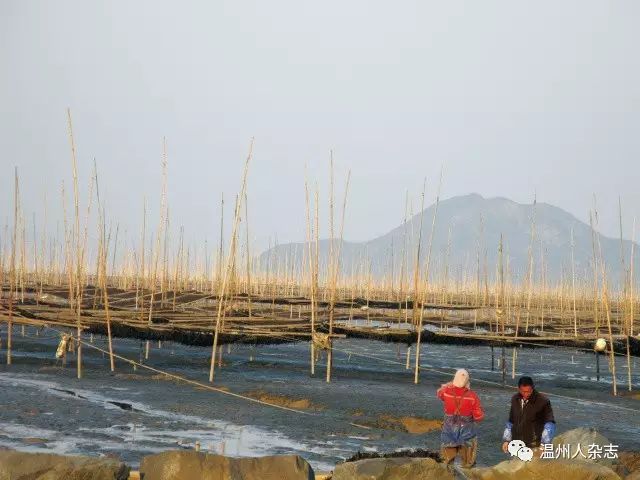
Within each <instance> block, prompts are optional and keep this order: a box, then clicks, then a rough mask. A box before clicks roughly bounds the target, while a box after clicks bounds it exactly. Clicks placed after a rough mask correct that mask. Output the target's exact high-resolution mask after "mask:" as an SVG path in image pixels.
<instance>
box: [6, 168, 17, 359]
mask: <svg viewBox="0 0 640 480" xmlns="http://www.w3.org/2000/svg"><path fill="white" fill-rule="evenodd" d="M13 192H14V196H13V241H12V243H11V263H10V265H9V266H10V270H9V320H8V322H7V365H11V337H12V329H13V300H14V288H15V283H16V242H17V240H18V238H17V236H18V202H19V198H20V197H19V183H18V167H15V170H14V190H13Z"/></svg>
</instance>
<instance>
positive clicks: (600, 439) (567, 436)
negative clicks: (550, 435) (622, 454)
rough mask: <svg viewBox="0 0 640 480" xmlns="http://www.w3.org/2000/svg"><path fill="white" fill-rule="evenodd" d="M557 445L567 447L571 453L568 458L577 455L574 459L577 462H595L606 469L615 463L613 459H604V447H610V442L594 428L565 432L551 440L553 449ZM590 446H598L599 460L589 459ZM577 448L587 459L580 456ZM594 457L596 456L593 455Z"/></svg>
mask: <svg viewBox="0 0 640 480" xmlns="http://www.w3.org/2000/svg"><path fill="white" fill-rule="evenodd" d="M558 445H569V448H570V452H571V453H570V455H569V458H573V456H574V455H576V454H577V455H576V458H577V459H579V460H585V461H587V462H596V463H599V464H602V465H606V466H608V467H611V466H612V465H613V464H614V463H615V459H611V458H604V452H605V450H604V447H605V445H611V442H610V441H609V439H608V438H607V437H605V436H604V435H602V434H600V433H598V431H597V430H596V429H594V428H574V429H573V430H567V431H566V432H563V433H561V434H560V435H558V436H557V437H556V438H554V439H553V446H554V448H555V447H556V446H558ZM578 445H580V447H578ZM590 445H599V447H600V448H601V449H602V450H601V451H602V453H603V455H602V456H600V458H589V446H590ZM578 448H580V452H582V453H583V454H584V456H586V457H587V458H585V457H584V456H583V455H581V454H580V452H579V451H578ZM594 457H598V456H597V455H594Z"/></svg>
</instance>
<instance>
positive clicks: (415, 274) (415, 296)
mask: <svg viewBox="0 0 640 480" xmlns="http://www.w3.org/2000/svg"><path fill="white" fill-rule="evenodd" d="M426 188H427V179H426V178H425V179H424V183H423V185H422V197H421V198H422V203H421V207H420V230H419V231H418V245H417V247H416V261H415V264H414V268H413V315H412V317H411V319H412V322H413V325H414V327H416V328H417V325H418V297H419V295H418V282H419V281H420V249H421V247H422V219H423V218H424V192H425V189H426Z"/></svg>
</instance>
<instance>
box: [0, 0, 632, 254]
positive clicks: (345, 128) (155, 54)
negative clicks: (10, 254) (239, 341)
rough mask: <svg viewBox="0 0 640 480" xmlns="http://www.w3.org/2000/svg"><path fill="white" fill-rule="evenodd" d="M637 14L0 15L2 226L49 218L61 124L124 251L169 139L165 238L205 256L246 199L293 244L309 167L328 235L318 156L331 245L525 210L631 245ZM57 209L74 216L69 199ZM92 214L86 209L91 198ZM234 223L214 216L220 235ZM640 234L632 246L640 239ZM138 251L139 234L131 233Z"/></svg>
mask: <svg viewBox="0 0 640 480" xmlns="http://www.w3.org/2000/svg"><path fill="white" fill-rule="evenodd" d="M638 18H640V2H637V1H635V0H627V1H625V0H620V1H603V0H575V1H568V0H563V1H557V0H553V1H545V0H535V1H492V0H483V1H472V0H469V1H454V0H446V1H444V0H443V1H438V2H435V1H425V0H421V1H396V2H391V1H386V2H380V1H372V0H367V1H364V0H363V1H344V0H343V1H327V0H325V1H322V2H318V1H314V2H311V1H303V0H286V1H279V0H269V1H254V2H247V1H240V0H232V1H219V0H218V1H216V0H212V1H202V2H189V1H180V2H175V1H174V2H165V1H158V0H154V1H135V2H129V1H126V2H125V1H85V0H83V1H64V0H58V1H26V0H2V1H1V2H0V65H1V67H2V72H1V75H0V105H1V108H0V167H1V168H0V172H1V174H0V175H1V176H0V215H1V219H2V224H3V225H4V223H5V218H6V217H7V216H10V215H11V211H12V202H11V197H12V193H11V187H12V182H13V179H12V173H13V167H14V166H18V168H19V172H20V177H21V188H22V193H23V202H24V210H25V215H27V216H30V215H31V212H33V211H36V212H38V213H37V214H38V215H42V214H43V210H44V208H43V201H44V200H43V197H44V195H45V192H46V195H47V203H48V215H49V216H50V217H57V218H60V219H61V211H62V208H61V203H62V202H61V199H60V193H59V192H60V188H61V182H62V180H64V181H65V183H66V186H67V190H68V191H69V189H70V187H71V160H70V153H69V142H68V137H67V129H66V112H65V109H66V108H67V107H70V108H71V111H72V114H73V121H74V131H75V137H76V143H77V150H78V159H79V162H80V167H79V170H80V182H81V183H82V185H83V189H86V185H87V183H88V178H89V175H90V173H91V169H92V163H93V158H94V157H95V159H96V161H97V164H98V170H99V175H100V193H101V195H102V196H103V198H104V199H106V203H107V209H108V215H109V217H110V218H111V219H112V220H113V222H114V223H115V222H120V224H121V228H123V229H124V228H125V227H126V228H128V229H129V235H130V236H133V235H135V236H136V238H137V235H138V233H137V232H138V229H139V225H140V223H141V219H142V204H143V198H144V196H145V195H146V197H147V199H148V201H149V202H150V203H151V204H152V206H153V208H152V209H151V213H150V218H149V219H148V222H149V225H151V226H155V225H157V222H158V218H157V217H158V213H157V211H158V207H157V205H158V203H159V197H160V171H161V169H160V158H161V145H162V137H163V136H166V138H167V144H168V162H169V168H168V171H169V204H170V207H169V208H170V215H171V221H172V227H173V228H174V229H177V228H179V226H180V225H184V227H185V230H186V232H187V234H188V235H189V236H191V237H192V238H199V239H202V240H204V237H205V236H206V237H208V238H209V241H210V242H216V241H217V240H216V239H217V232H218V229H219V213H218V209H219V198H220V195H221V193H222V192H223V191H224V193H225V195H226V197H227V199H228V200H229V203H231V200H232V197H233V196H234V195H235V193H236V192H237V191H238V189H239V186H240V185H239V184H240V177H241V170H242V164H243V162H244V158H245V157H246V154H247V150H248V145H249V141H250V138H251V137H252V136H254V137H255V151H254V153H255V156H254V161H253V163H252V165H251V168H250V173H249V210H250V217H251V228H252V230H253V235H255V236H256V237H257V241H258V242H259V244H260V245H262V246H266V243H267V241H268V240H267V239H268V238H269V237H270V236H271V237H275V236H276V235H277V237H278V240H279V241H280V242H285V241H291V240H300V239H303V238H304V232H305V203H304V178H305V164H306V165H308V175H309V178H310V179H311V180H312V181H315V180H317V181H318V182H319V185H320V190H321V192H320V195H321V198H322V201H323V209H322V211H321V215H322V219H321V221H322V222H323V223H324V222H325V220H326V208H325V204H326V196H327V190H328V169H329V151H330V149H333V150H334V158H335V163H336V193H337V197H338V198H339V201H338V203H341V199H340V198H341V197H342V191H343V187H344V180H345V178H346V172H347V170H348V169H351V172H352V182H351V191H350V194H349V203H348V211H347V226H346V228H345V237H346V238H347V239H349V240H365V239H370V238H372V237H375V236H377V235H380V234H383V233H385V232H387V231H388V230H390V229H391V228H393V227H395V226H396V225H397V224H399V223H400V222H401V220H402V217H403V215H404V196H405V191H406V190H409V192H410V194H411V195H412V196H413V198H414V205H416V206H417V202H418V197H419V192H420V190H421V187H422V180H423V178H424V177H425V176H426V177H427V182H428V191H427V203H430V202H431V201H432V200H433V199H434V197H435V189H436V186H437V177H438V174H439V170H440V168H441V166H442V165H444V183H443V190H442V195H443V197H450V196H454V195H459V194H466V193H470V192H478V193H480V194H482V195H484V196H505V197H509V198H512V199H514V200H516V201H520V202H529V201H531V200H532V198H533V195H534V192H537V195H538V199H539V200H541V201H545V202H547V203H551V204H555V205H557V206H560V207H562V208H564V209H566V210H568V211H570V212H571V213H573V214H575V215H577V216H578V217H579V218H581V219H585V220H586V219H588V210H589V208H590V206H591V202H592V195H593V194H594V193H595V194H596V196H597V198H598V204H599V210H600V215H601V224H602V227H603V230H604V231H605V233H609V234H616V235H617V228H618V227H617V221H618V219H617V202H618V200H617V199H618V195H620V196H621V197H622V202H623V209H624V213H625V227H626V230H627V232H626V233H625V235H626V236H627V237H630V236H631V233H630V224H631V218H632V216H633V215H635V214H638V215H640V208H639V207H640V189H639V188H638V184H639V180H640V134H639V133H640V132H639V129H640V55H639V54H638V46H639V45H640V30H639V29H638V28H637V25H638ZM69 199H70V197H69ZM83 202H84V203H83V205H86V200H83ZM229 217H230V212H229V211H228V213H227V218H229ZM639 228H640V226H639ZM132 231H134V232H135V233H132Z"/></svg>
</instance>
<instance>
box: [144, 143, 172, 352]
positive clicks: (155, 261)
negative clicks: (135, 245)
mask: <svg viewBox="0 0 640 480" xmlns="http://www.w3.org/2000/svg"><path fill="white" fill-rule="evenodd" d="M166 202H167V140H166V138H165V137H163V138H162V193H161V195H160V222H159V223H158V231H157V232H156V246H155V248H154V249H153V275H152V277H151V284H150V286H149V288H150V292H151V298H150V300H149V317H148V321H147V323H148V324H149V326H151V324H152V317H153V304H154V301H155V291H156V283H157V280H158V261H159V258H160V248H161V241H162V237H163V235H162V231H163V228H164V227H165V214H166V208H167V203H166ZM150 273H151V272H150ZM144 358H145V360H148V359H149V340H147V341H146V342H145V350H144Z"/></svg>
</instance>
